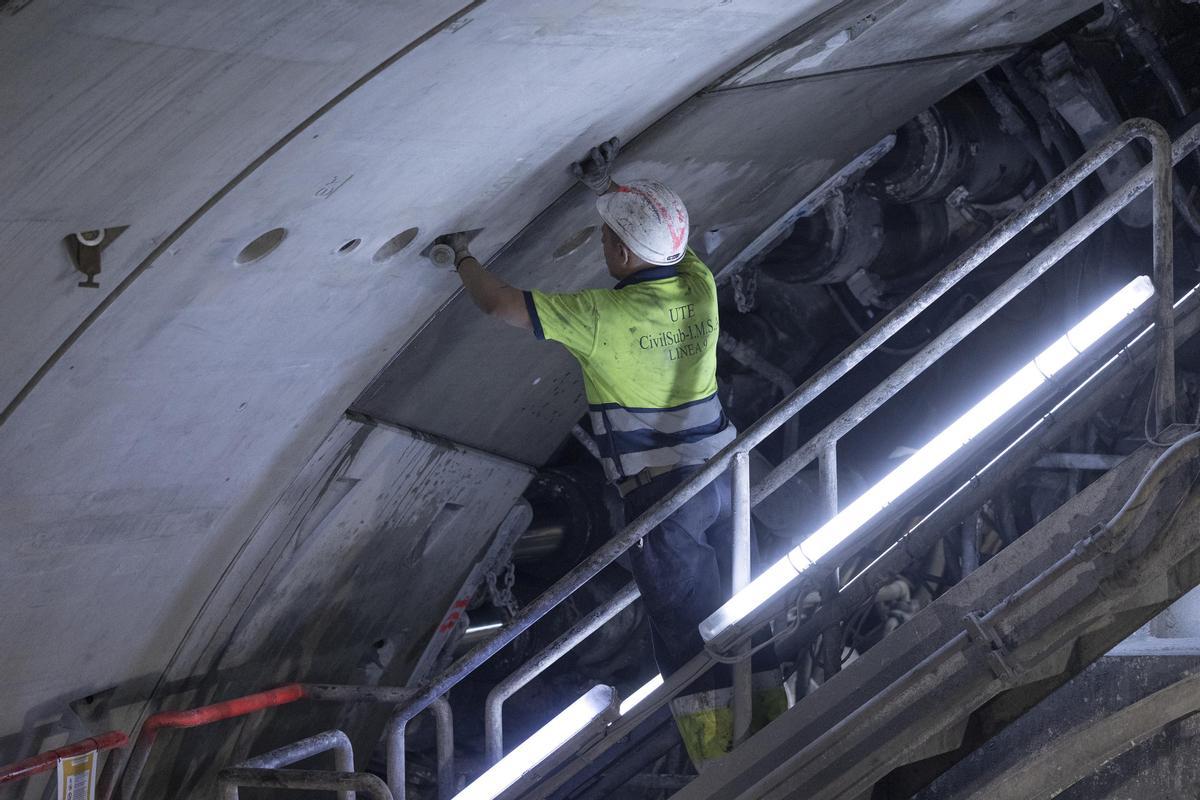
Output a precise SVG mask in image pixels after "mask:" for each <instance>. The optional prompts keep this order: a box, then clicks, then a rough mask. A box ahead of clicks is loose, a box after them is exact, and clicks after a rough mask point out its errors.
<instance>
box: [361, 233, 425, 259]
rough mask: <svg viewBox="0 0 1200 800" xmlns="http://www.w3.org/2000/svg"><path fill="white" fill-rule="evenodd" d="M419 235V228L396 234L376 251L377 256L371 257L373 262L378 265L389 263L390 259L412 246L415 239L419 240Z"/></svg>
mask: <svg viewBox="0 0 1200 800" xmlns="http://www.w3.org/2000/svg"><path fill="white" fill-rule="evenodd" d="M418 233H419V230H418V229H417V228H409V229H408V230H406V231H402V232H400V233H398V234H396V235H395V236H393V237H392V238H390V239H388V240H387V241H386V242H384V243H383V246H382V247H380V248H379V249H378V250H376V251H375V255H374V256H372V257H371V260H372V261H374V262H375V263H376V264H378V263H381V262H383V261H387V260H388V259H389V258H391V257H392V256H394V255H396V254H397V253H399V252H400V251H401V250H403V249H404V248H406V247H408V246H409V245H410V244H412V242H413V239H416V238H417V234H418Z"/></svg>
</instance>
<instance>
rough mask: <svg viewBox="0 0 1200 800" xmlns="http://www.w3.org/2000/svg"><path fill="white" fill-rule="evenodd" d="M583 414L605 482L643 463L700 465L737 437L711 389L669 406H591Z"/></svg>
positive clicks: (644, 465) (642, 466)
mask: <svg viewBox="0 0 1200 800" xmlns="http://www.w3.org/2000/svg"><path fill="white" fill-rule="evenodd" d="M589 415H590V417H591V421H592V430H593V431H594V432H595V434H596V437H595V438H596V444H597V445H598V446H599V448H600V455H601V460H602V462H603V464H604V469H605V472H606V473H608V477H609V479H610V480H617V479H619V478H623V477H627V476H630V475H636V474H637V473H638V472H641V471H642V470H643V469H645V468H647V467H669V466H673V465H676V464H678V465H679V466H681V467H682V466H688V465H691V464H702V463H704V462H705V461H707V460H708V459H709V458H711V457H712V456H714V455H716V454H717V453H718V452H720V450H721V448H723V447H724V446H725V445H727V444H729V442H731V441H733V438H734V437H735V436H736V435H737V431H736V429H735V428H734V427H733V425H731V424H730V422H729V419H728V418H727V417H726V416H725V410H724V409H723V408H722V407H721V401H720V399H719V398H718V397H717V395H716V394H715V393H714V394H712V395H710V396H708V397H705V398H702V399H700V400H694V401H692V402H690V403H684V404H683V405H680V406H676V407H674V408H625V407H624V406H620V405H618V404H616V403H606V404H603V405H592V406H589ZM610 426H611V428H610Z"/></svg>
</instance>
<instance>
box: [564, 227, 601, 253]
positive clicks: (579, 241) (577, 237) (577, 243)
mask: <svg viewBox="0 0 1200 800" xmlns="http://www.w3.org/2000/svg"><path fill="white" fill-rule="evenodd" d="M595 234H596V226H595V225H589V226H588V227H586V228H584V229H583V230H580V231H576V232H575V233H573V234H571V235H570V236H568V237H567V239H566V241H564V242H563V243H562V244H560V245H559V246H558V249H557V250H555V251H554V257H555V258H565V257H567V256H569V255H571V253H574V252H575V251H576V250H578V249H579V248H581V247H583V246H584V245H585V244H587V243H588V242H589V241H591V239H592V236H594V235H595Z"/></svg>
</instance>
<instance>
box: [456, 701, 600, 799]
mask: <svg viewBox="0 0 1200 800" xmlns="http://www.w3.org/2000/svg"><path fill="white" fill-rule="evenodd" d="M615 699H616V690H615V689H613V688H612V687H611V686H594V687H592V689H591V691H589V692H588V693H587V694H585V695H584V696H583V697H580V698H579V699H578V700H576V701H575V702H574V703H572V704H571V705H569V706H567V707H566V709H564V710H563V711H562V712H560V713H559V715H558V716H557V717H555V718H554V719H552V720H550V721H549V722H547V723H546V724H545V725H543V726H542V727H541V729H540V730H539V731H538V732H537V733H535V734H533V735H532V736H530V737H529V738H528V739H526V740H525V741H523V742H521V744H520V745H518V746H517V747H516V749H514V750H513V751H512V752H511V753H509V754H508V755H506V756H505V757H504V758H502V759H500V760H499V761H497V762H496V764H495V765H494V766H493V767H492V768H491V769H489V770H488V771H487V772H485V773H483V774H482V775H480V776H479V777H478V778H476V779H475V780H474V781H473V782H472V783H471V784H470V785H469V786H467V788H465V789H463V790H462V791H461V792H459V793H458V794H456V795H455V796H454V800H492V798H494V797H497V796H498V795H500V793H501V792H503V791H504V790H506V789H508V787H510V786H512V785H513V784H514V783H516V782H517V781H518V780H519V779H520V778H521V776H523V775H524V774H525V773H527V772H529V771H530V770H531V769H533V768H534V767H536V766H537V765H538V764H540V763H542V761H544V760H545V759H546V758H547V756H549V755H550V754H551V753H553V752H554V751H555V750H557V749H558V748H560V747H562V746H563V745H564V744H566V743H567V742H569V741H571V739H573V738H574V737H576V736H578V735H579V734H580V733H581V732H582V731H583V729H584V728H586V727H587V726H588V725H589V724H591V723H592V722H594V721H595V720H596V718H597V717H599V716H600V715H601V714H603V713H604V712H605V711H608V710H609V709H610V708H611V707H612V704H613V701H614V700H615Z"/></svg>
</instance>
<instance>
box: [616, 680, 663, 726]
mask: <svg viewBox="0 0 1200 800" xmlns="http://www.w3.org/2000/svg"><path fill="white" fill-rule="evenodd" d="M662 685H663V676H662V675H661V674H659V675H655V676H654V677H653V678H651V679H650V680H648V681H646V683H645V684H644V685H643V686H642V688H640V689H638V690H637V691H636V692H634V693H633V694H631V695H629V697H626V698H625V699H624V700H622V701H621V716H622V717H623V716H625V714H626V713H627V712H628V711H629V710H630V709H632V708H633V707H634V706H636V705H637V704H638V703H640V702H642V701H643V700H645V699H646V698H647V697H649V696H650V693H651V692H653V691H654V690H655V689H657V688H658V687H660V686H662Z"/></svg>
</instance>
